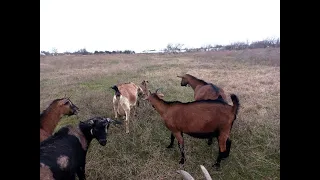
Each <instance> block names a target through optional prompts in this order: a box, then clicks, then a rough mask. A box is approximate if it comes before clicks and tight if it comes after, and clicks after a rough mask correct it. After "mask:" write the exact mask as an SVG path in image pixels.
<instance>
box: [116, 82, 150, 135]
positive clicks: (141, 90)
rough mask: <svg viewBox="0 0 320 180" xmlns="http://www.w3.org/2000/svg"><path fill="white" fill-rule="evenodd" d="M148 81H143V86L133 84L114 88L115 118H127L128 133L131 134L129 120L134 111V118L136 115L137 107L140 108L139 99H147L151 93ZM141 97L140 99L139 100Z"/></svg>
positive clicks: (118, 85) (123, 84) (124, 84)
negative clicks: (148, 89) (148, 88)
mask: <svg viewBox="0 0 320 180" xmlns="http://www.w3.org/2000/svg"><path fill="white" fill-rule="evenodd" d="M147 83H148V81H145V80H144V81H142V83H141V86H138V85H136V84H134V83H133V82H129V83H122V84H117V85H114V86H112V87H111V88H112V89H113V90H114V91H115V94H114V96H113V101H112V102H113V110H114V114H115V118H118V116H125V126H126V133H129V118H130V113H131V112H132V111H133V116H135V114H136V106H139V101H138V100H139V99H141V98H142V99H145V98H146V97H148V95H149V93H148V91H147V87H146V84H147ZM139 97H140V98H139Z"/></svg>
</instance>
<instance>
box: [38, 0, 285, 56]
mask: <svg viewBox="0 0 320 180" xmlns="http://www.w3.org/2000/svg"><path fill="white" fill-rule="evenodd" d="M268 37H277V38H278V37H280V0H157V1H156V0H112V1H111V0H40V50H44V51H51V50H52V48H56V49H57V50H58V52H65V51H70V52H74V51H77V50H79V49H82V48H86V49H87V50H88V51H90V52H93V51H95V50H98V51H106V50H108V51H113V50H126V49H128V50H134V51H136V52H141V51H143V50H146V49H149V50H150V49H156V50H160V49H163V48H165V47H166V45H167V44H168V43H174V44H175V43H182V44H185V47H200V46H202V45H206V44H212V45H216V44H222V45H225V44H229V43H232V42H235V41H247V40H249V42H251V41H255V40H263V39H265V38H268Z"/></svg>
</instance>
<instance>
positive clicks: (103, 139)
mask: <svg viewBox="0 0 320 180" xmlns="http://www.w3.org/2000/svg"><path fill="white" fill-rule="evenodd" d="M89 123H90V124H91V129H90V133H91V135H92V136H93V138H95V139H96V140H97V141H98V142H99V144H100V145H102V146H105V145H106V144H107V134H108V129H109V125H110V123H116V124H121V122H119V121H116V120H112V119H110V118H103V117H95V118H92V119H91V120H89Z"/></svg>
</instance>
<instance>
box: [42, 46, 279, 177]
mask: <svg viewBox="0 0 320 180" xmlns="http://www.w3.org/2000/svg"><path fill="white" fill-rule="evenodd" d="M184 73H190V74H192V75H194V76H196V77H199V78H201V79H203V80H205V81H207V82H212V83H214V84H216V85H218V86H220V87H222V88H223V89H224V90H225V92H226V93H227V96H228V103H229V104H232V102H231V99H230V95H229V94H230V93H235V94H236V95H238V97H239V100H240V104H241V107H240V109H239V115H238V118H237V119H236V121H235V123H234V125H233V128H232V132H231V140H232V146H231V152H230V156H229V157H228V159H226V160H223V161H222V163H221V168H222V170H221V171H214V170H213V169H212V168H211V166H212V164H213V163H214V161H215V159H216V157H217V154H218V144H217V140H216V139H214V141H213V144H212V145H211V146H208V145H207V141H206V140H201V139H195V138H192V137H190V136H188V135H185V136H184V139H185V153H186V163H185V166H184V170H186V171H188V172H189V173H190V174H192V175H193V176H194V178H195V179H204V176H203V175H202V172H201V169H200V166H199V165H201V164H202V165H204V166H205V167H206V168H207V169H208V171H209V173H210V174H211V176H212V178H213V179H214V180H216V179H228V180H230V179H255V180H258V179H280V48H276V49H273V48H267V49H253V50H241V51H224V52H198V53H182V54H168V55H165V54H163V55H161V54H132V55H90V56H47V57H41V58H40V98H41V101H40V111H42V110H44V108H46V106H47V105H48V104H49V103H50V102H51V101H52V100H53V99H56V98H61V97H64V95H65V94H66V95H67V96H70V95H71V100H72V101H73V103H74V104H76V105H77V106H78V107H79V108H80V112H79V114H78V115H77V116H70V117H63V118H62V120H61V121H60V123H59V125H58V127H57V128H56V130H58V129H59V128H61V127H62V126H65V125H67V124H77V123H78V122H79V120H86V119H88V118H90V117H93V116H107V117H112V118H114V113H113V111H112V97H113V93H114V92H113V90H112V89H111V88H110V87H111V86H112V85H114V84H116V83H120V82H129V81H132V82H134V83H137V84H138V83H140V82H142V80H148V81H149V89H150V90H151V91H152V92H154V90H155V89H157V88H162V89H161V92H162V93H163V94H164V95H165V97H164V99H165V100H170V101H171V100H179V101H182V102H187V101H192V100H193V90H192V89H191V88H190V87H181V86H180V79H179V78H178V77H177V75H181V74H184ZM108 133H109V134H108V138H107V139H108V142H107V145H106V146H105V147H102V146H100V145H99V144H98V142H97V141H96V140H93V141H92V143H91V146H90V148H89V151H88V154H87V164H86V175H87V179H89V180H95V179H97V180H98V179H111V180H112V179H136V180H138V179H139V180H140V179H157V180H160V179H167V180H171V179H182V178H181V177H180V176H179V174H177V173H176V170H178V169H179V168H180V166H179V164H178V161H179V160H180V153H179V148H178V146H177V140H175V144H174V148H172V149H166V146H167V145H169V143H170V131H169V130H168V129H167V128H166V127H165V126H164V124H163V122H162V120H161V118H160V116H159V114H158V113H157V112H156V111H155V110H154V109H153V108H152V107H151V106H150V105H149V103H147V102H144V103H143V104H142V105H141V106H140V107H139V108H138V109H137V117H136V118H132V119H131V121H130V134H126V133H125V128H124V125H123V126H119V125H118V126H110V129H109V131H108Z"/></svg>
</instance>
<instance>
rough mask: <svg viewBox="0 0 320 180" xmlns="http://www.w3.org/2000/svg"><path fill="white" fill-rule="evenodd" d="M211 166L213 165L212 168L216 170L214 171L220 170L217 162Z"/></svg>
mask: <svg viewBox="0 0 320 180" xmlns="http://www.w3.org/2000/svg"><path fill="white" fill-rule="evenodd" d="M212 167H213V169H214V170H216V171H220V170H221V168H220V164H219V163H215V164H214V165H213V166H212Z"/></svg>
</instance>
